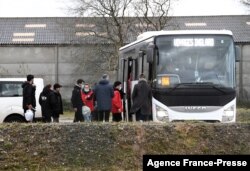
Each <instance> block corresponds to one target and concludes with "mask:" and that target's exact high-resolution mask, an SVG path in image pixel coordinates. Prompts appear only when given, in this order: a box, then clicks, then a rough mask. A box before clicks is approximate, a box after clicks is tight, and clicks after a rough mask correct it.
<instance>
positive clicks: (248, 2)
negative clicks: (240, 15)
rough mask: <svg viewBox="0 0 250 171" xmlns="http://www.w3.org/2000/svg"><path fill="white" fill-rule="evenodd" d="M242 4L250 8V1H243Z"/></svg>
mask: <svg viewBox="0 0 250 171" xmlns="http://www.w3.org/2000/svg"><path fill="white" fill-rule="evenodd" d="M241 2H242V3H243V4H245V5H246V6H248V7H250V0H241Z"/></svg>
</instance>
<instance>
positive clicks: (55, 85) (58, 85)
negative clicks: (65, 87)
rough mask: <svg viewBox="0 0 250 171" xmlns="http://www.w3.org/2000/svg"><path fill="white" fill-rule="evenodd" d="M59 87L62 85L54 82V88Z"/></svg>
mask: <svg viewBox="0 0 250 171" xmlns="http://www.w3.org/2000/svg"><path fill="white" fill-rule="evenodd" d="M61 87H62V86H61V85H60V84H58V83H55V84H54V90H55V89H57V88H61Z"/></svg>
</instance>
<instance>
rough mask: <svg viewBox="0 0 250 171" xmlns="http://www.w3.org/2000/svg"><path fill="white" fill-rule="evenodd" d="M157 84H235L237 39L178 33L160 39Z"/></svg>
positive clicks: (158, 41) (157, 45)
mask: <svg viewBox="0 0 250 171" xmlns="http://www.w3.org/2000/svg"><path fill="white" fill-rule="evenodd" d="M156 47H157V58H156V59H157V61H156V63H155V66H156V77H157V78H156V80H157V83H156V86H157V87H158V88H168V87H175V86H176V85H178V84H182V83H183V84H190V83H191V84H199V83H201V84H202V83H211V84H213V85H216V86H219V87H225V88H234V87H235V83H234V82H235V80H234V79H235V78H234V74H235V73H234V69H235V68H234V65H235V52H234V44H233V39H232V37H230V36H225V35H224V36H222V35H205V36H204V35H202V36H201V35H184V36H183V35H175V36H159V37H157V38H156Z"/></svg>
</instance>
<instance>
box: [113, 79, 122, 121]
mask: <svg viewBox="0 0 250 171" xmlns="http://www.w3.org/2000/svg"><path fill="white" fill-rule="evenodd" d="M113 87H114V97H113V98H112V109H111V112H112V116H113V117H112V120H113V122H120V121H121V120H122V111H123V107H122V100H121V95H120V92H119V90H121V88H122V83H121V82H120V81H116V82H115V83H114V86H113Z"/></svg>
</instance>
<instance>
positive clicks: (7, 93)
mask: <svg viewBox="0 0 250 171" xmlns="http://www.w3.org/2000/svg"><path fill="white" fill-rule="evenodd" d="M22 84H23V82H0V97H18V96H22V95H23V89H22Z"/></svg>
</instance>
